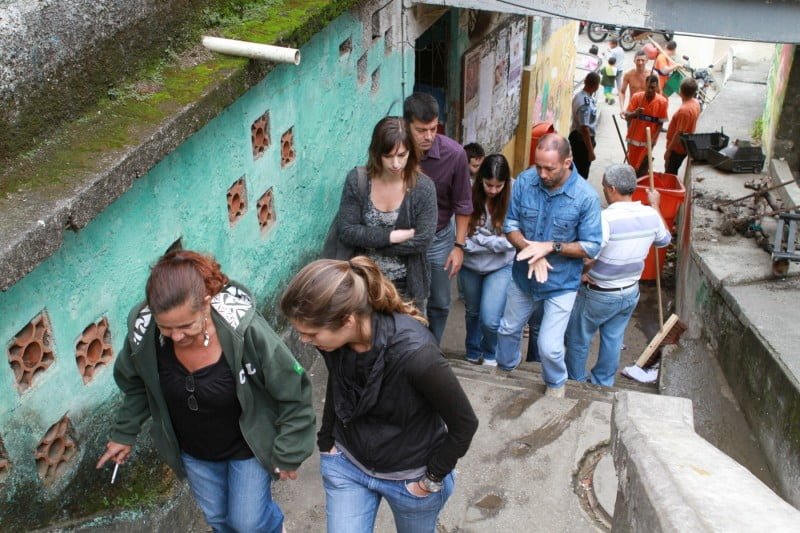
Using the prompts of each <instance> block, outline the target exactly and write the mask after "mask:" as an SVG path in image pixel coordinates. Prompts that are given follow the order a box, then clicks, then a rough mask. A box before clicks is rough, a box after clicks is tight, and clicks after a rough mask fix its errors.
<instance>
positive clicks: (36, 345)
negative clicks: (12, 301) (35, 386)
mask: <svg viewBox="0 0 800 533" xmlns="http://www.w3.org/2000/svg"><path fill="white" fill-rule="evenodd" d="M54 360H55V356H54V354H53V336H52V334H51V332H50V321H49V320H48V319H47V314H46V313H45V312H44V311H42V312H41V313H39V314H38V315H36V316H35V317H34V318H33V320H31V321H30V322H28V325H27V326H25V327H24V328H22V330H20V332H19V333H17V336H16V337H14V339H12V340H11V342H10V343H9V344H8V362H9V364H10V365H11V370H12V371H13V372H14V379H15V381H16V384H17V389H18V390H19V392H20V394H21V393H23V392H25V391H26V390H28V388H30V386H31V384H32V383H33V379H34V377H36V375H37V374H39V373H41V372H44V371H45V370H47V367H49V366H50V365H52V364H53V361H54Z"/></svg>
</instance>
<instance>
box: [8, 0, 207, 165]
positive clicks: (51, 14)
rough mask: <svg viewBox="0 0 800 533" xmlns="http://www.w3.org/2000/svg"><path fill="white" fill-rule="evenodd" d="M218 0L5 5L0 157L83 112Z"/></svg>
mask: <svg viewBox="0 0 800 533" xmlns="http://www.w3.org/2000/svg"><path fill="white" fill-rule="evenodd" d="M216 3H218V2H216V1H215V0H187V1H183V2H163V1H159V0H138V1H135V2H131V1H127V0H40V1H35V2H34V1H30V0H11V1H10V2H3V3H1V4H0V65H2V68H0V159H2V156H3V155H7V154H9V153H15V152H17V151H19V150H21V149H23V148H25V147H27V146H30V145H31V144H33V142H34V140H35V138H36V137H38V136H41V135H47V134H48V133H49V131H48V130H50V129H52V128H53V127H56V126H57V125H58V124H59V123H60V122H61V121H63V120H65V119H68V118H72V117H74V116H76V115H77V114H78V113H79V112H80V111H81V110H82V109H83V108H84V106H86V105H87V103H91V102H94V101H95V100H96V99H97V98H98V97H99V96H100V95H102V94H104V93H105V92H106V91H107V90H108V89H109V87H112V86H113V85H114V84H116V83H117V82H118V81H119V80H120V79H122V78H123V77H125V76H127V75H130V74H133V73H134V72H135V71H136V69H138V68H139V67H141V65H142V64H143V63H144V62H146V61H147V60H148V58H152V57H156V56H158V55H160V54H161V53H162V52H163V50H164V48H166V47H168V46H170V45H173V46H175V45H177V44H178V43H179V42H180V41H181V36H180V31H181V30H182V29H184V28H186V27H187V26H189V25H191V24H193V23H195V22H196V21H197V20H198V19H199V18H200V17H201V15H202V12H203V8H204V7H205V6H207V5H209V4H216Z"/></svg>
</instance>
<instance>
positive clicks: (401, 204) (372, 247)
mask: <svg viewBox="0 0 800 533" xmlns="http://www.w3.org/2000/svg"><path fill="white" fill-rule="evenodd" d="M360 173H366V176H367V178H368V179H367V180H366V187H363V186H361V187H359V174H360ZM436 216H437V211H436V188H435V186H434V184H433V182H432V181H431V180H430V179H429V178H428V177H427V176H425V175H424V174H422V173H421V172H420V171H419V166H418V159H417V154H416V149H415V146H414V141H413V139H412V137H411V134H410V132H409V131H408V129H407V126H406V124H405V121H404V120H403V119H402V118H401V117H386V118H383V119H381V120H380V121H379V122H378V123H377V124H376V125H375V129H374V130H373V132H372V141H371V142H370V145H369V158H368V160H367V165H366V167H365V168H364V167H357V168H354V169H353V170H351V171H350V173H349V174H348V175H347V179H346V181H345V185H344V189H343V191H342V200H341V203H340V205H339V214H338V222H337V224H338V227H337V230H338V233H339V240H340V241H342V243H344V244H346V245H348V246H352V247H353V248H354V249H355V253H356V255H366V256H367V257H369V258H370V259H372V260H373V261H374V262H375V263H376V264H377V265H378V266H379V267H380V269H381V271H382V272H383V274H384V275H385V276H386V277H387V278H389V279H390V280H391V281H392V282H393V283H394V285H395V287H396V288H397V290H398V291H399V292H400V294H401V295H402V296H403V297H404V298H406V299H410V300H413V301H414V303H415V305H416V306H417V308H418V309H421V310H424V309H425V300H426V298H427V297H428V289H429V286H430V267H429V265H428V260H427V258H426V252H427V250H428V247H429V246H430V244H431V241H432V240H433V235H434V233H435V232H436Z"/></svg>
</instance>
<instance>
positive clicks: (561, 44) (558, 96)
mask: <svg viewBox="0 0 800 533" xmlns="http://www.w3.org/2000/svg"><path fill="white" fill-rule="evenodd" d="M575 24H576V23H575V22H566V23H565V24H564V25H563V26H562V27H560V28H558V29H557V30H555V31H553V32H552V33H551V34H550V38H549V39H547V41H546V42H545V43H544V45H543V46H542V47H541V49H540V50H538V51H537V53H536V62H535V63H534V68H533V86H534V92H533V95H534V99H535V100H534V106H533V117H534V123H536V122H545V121H546V122H552V123H553V125H554V126H555V127H556V130H557V131H559V132H564V133H565V134H566V132H568V131H569V127H570V116H571V102H572V90H573V85H572V82H573V72H574V69H575V65H574V61H575V34H576V33H577V28H576V26H575Z"/></svg>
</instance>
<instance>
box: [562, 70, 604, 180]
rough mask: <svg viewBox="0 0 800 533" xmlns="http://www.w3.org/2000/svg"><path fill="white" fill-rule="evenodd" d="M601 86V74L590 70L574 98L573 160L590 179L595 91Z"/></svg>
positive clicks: (593, 155)
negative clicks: (581, 88)
mask: <svg viewBox="0 0 800 533" xmlns="http://www.w3.org/2000/svg"><path fill="white" fill-rule="evenodd" d="M599 87H600V75H599V74H598V73H597V72H589V73H588V74H587V75H586V77H585V78H584V80H583V90H581V91H579V92H578V93H577V94H576V95H575V96H574V97H573V98H572V126H571V128H570V132H569V144H570V147H571V149H572V160H573V162H574V164H575V167H576V168H577V169H578V174H580V176H581V177H582V178H583V179H585V180H588V179H589V169H590V167H591V166H592V161H594V159H595V154H594V147H595V144H596V143H595V140H594V136H595V131H596V129H597V118H598V115H597V101H596V100H595V99H594V93H596V92H597V89H598V88H599Z"/></svg>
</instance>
